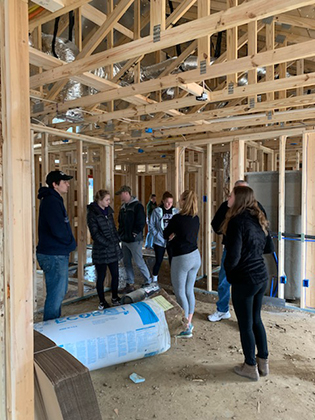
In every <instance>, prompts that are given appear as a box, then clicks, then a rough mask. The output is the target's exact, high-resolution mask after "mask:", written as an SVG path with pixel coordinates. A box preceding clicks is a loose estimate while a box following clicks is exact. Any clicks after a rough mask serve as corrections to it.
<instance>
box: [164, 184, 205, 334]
mask: <svg viewBox="0 0 315 420" xmlns="http://www.w3.org/2000/svg"><path fill="white" fill-rule="evenodd" d="M179 205H180V208H181V210H180V212H179V213H178V214H175V215H174V216H173V217H172V219H171V220H170V221H169V223H168V225H167V228H165V230H164V232H163V235H164V238H165V239H168V240H169V241H170V245H171V247H172V254H173V258H172V264H171V280H172V285H173V288H174V293H175V296H176V300H177V302H178V303H179V305H180V306H181V307H182V308H183V309H184V312H185V317H186V318H187V320H188V323H187V326H186V329H185V330H184V331H182V332H181V333H180V334H179V336H178V337H181V338H190V337H192V331H193V328H194V327H193V325H192V318H193V315H194V311H195V294H194V285H195V281H196V276H197V272H198V270H199V267H200V265H201V259H200V253H199V250H198V245H197V237H198V232H199V226H200V222H199V217H198V216H197V213H198V203H197V195H196V193H195V192H194V191H188V190H186V191H184V192H183V193H182V195H181V196H180V200H179Z"/></svg>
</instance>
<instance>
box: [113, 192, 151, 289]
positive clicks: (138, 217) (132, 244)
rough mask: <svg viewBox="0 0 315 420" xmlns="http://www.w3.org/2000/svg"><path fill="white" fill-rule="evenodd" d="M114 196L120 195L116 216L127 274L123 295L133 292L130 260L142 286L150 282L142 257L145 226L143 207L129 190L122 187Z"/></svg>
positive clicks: (132, 273) (132, 272) (133, 280)
mask: <svg viewBox="0 0 315 420" xmlns="http://www.w3.org/2000/svg"><path fill="white" fill-rule="evenodd" d="M116 195H120V199H121V201H122V206H121V208H120V211H119V216H118V223H119V227H118V234H119V237H120V240H121V241H122V252H123V259H124V265H125V268H126V273H127V283H126V287H125V288H124V290H123V293H130V292H132V291H133V290H134V282H135V275H134V271H133V267H132V262H131V261H132V258H133V259H134V261H135V263H136V264H137V266H138V267H139V270H140V272H141V274H142V275H143V277H144V286H146V285H148V284H150V283H151V282H152V279H151V275H150V272H149V270H148V267H147V266H146V263H145V262H144V259H143V255H142V242H143V228H144V226H145V212H144V207H143V205H142V204H141V203H140V201H139V200H138V199H137V198H136V197H134V196H132V195H131V188H130V187H129V186H128V185H123V186H122V187H121V188H120V189H119V191H117V192H116Z"/></svg>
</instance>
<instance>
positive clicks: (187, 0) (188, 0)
mask: <svg viewBox="0 0 315 420" xmlns="http://www.w3.org/2000/svg"><path fill="white" fill-rule="evenodd" d="M196 1H197V0H184V1H183V2H182V3H180V4H179V5H178V6H177V7H176V9H175V10H174V12H173V13H171V14H170V15H169V16H168V18H167V19H166V27H167V28H168V27H169V26H174V25H175V23H177V22H178V21H179V19H180V18H181V17H183V16H184V15H185V13H186V12H187V10H189V9H190V8H191V7H192V5H193V4H195V3H196Z"/></svg>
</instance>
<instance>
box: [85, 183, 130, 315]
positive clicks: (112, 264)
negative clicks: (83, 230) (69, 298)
mask: <svg viewBox="0 0 315 420" xmlns="http://www.w3.org/2000/svg"><path fill="white" fill-rule="evenodd" d="M109 204H110V194H109V192H108V191H107V190H99V191H98V192H97V193H96V194H95V199H94V202H93V203H91V204H90V205H89V206H88V207H87V224H88V227H89V230H90V232H91V236H92V239H93V249H92V261H93V264H94V265H95V269H96V272H97V282H96V289H97V293H98V296H99V299H100V304H99V307H98V309H100V310H103V309H105V308H108V307H109V305H108V303H107V302H106V300H105V296H104V280H105V275H106V270H107V266H108V268H109V270H110V273H111V276H112V284H111V289H112V304H113V305H115V306H117V305H119V303H120V298H119V296H118V294H117V292H118V279H119V274H118V273H119V272H118V261H119V260H120V259H121V258H122V251H121V248H120V246H119V237H118V233H117V229H116V226H115V222H114V218H113V213H114V210H113V209H112V208H111V207H110V205H109Z"/></svg>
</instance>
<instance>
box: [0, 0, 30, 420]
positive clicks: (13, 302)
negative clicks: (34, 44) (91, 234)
mask: <svg viewBox="0 0 315 420" xmlns="http://www.w3.org/2000/svg"><path fill="white" fill-rule="evenodd" d="M28 42H29V33H28V4H27V2H25V1H23V0H2V1H1V2H0V49H1V114H2V137H3V144H2V145H1V147H3V174H4V176H3V225H4V244H3V248H1V253H2V256H3V260H4V270H3V271H1V273H0V283H1V284H0V289H1V290H2V291H3V293H4V301H2V302H1V303H0V308H1V307H2V306H3V305H4V317H3V318H4V324H2V323H1V325H4V330H5V331H4V334H2V331H1V332H0V335H1V336H3V337H4V343H3V342H1V343H0V348H1V352H0V353H2V354H3V346H5V352H4V354H5V358H4V359H2V360H1V365H2V366H1V369H0V372H1V384H0V388H1V391H0V395H1V409H0V413H1V419H4V420H12V419H14V420H33V419H34V376H33V370H34V366H33V246H32V241H33V229H32V211H33V210H32V187H33V185H32V173H31V172H32V158H31V154H32V148H31V138H30V110H29V82H28V77H27V74H28V73H29V60H28ZM1 194H2V193H1ZM3 368H4V369H5V373H4V371H3ZM4 375H5V383H3V376H4ZM3 414H4V416H3Z"/></svg>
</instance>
